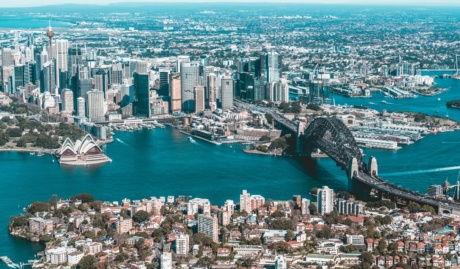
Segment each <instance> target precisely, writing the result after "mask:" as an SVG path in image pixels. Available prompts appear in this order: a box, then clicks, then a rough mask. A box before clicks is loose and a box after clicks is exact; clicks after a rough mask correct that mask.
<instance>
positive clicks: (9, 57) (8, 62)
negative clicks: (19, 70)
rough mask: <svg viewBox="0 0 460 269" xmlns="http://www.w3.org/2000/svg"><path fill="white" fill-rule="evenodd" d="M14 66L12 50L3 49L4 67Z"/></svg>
mask: <svg viewBox="0 0 460 269" xmlns="http://www.w3.org/2000/svg"><path fill="white" fill-rule="evenodd" d="M13 65H14V58H13V52H12V51H11V49H10V48H3V49H2V66H4V67H5V66H13Z"/></svg>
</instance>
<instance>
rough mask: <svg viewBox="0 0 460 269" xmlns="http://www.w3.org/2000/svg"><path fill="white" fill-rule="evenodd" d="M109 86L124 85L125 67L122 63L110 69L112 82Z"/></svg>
mask: <svg viewBox="0 0 460 269" xmlns="http://www.w3.org/2000/svg"><path fill="white" fill-rule="evenodd" d="M109 84H111V85H114V84H120V85H121V84H123V66H122V65H121V63H117V64H114V65H112V68H111V69H110V82H109Z"/></svg>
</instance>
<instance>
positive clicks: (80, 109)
mask: <svg viewBox="0 0 460 269" xmlns="http://www.w3.org/2000/svg"><path fill="white" fill-rule="evenodd" d="M85 111H86V109H85V98H83V97H78V98H77V116H78V117H85Z"/></svg>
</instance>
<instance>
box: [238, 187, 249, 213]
mask: <svg viewBox="0 0 460 269" xmlns="http://www.w3.org/2000/svg"><path fill="white" fill-rule="evenodd" d="M250 198H251V194H249V193H248V191H247V190H243V193H242V194H240V212H243V211H246V212H247V213H251V199H250Z"/></svg>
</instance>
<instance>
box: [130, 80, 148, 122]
mask: <svg viewBox="0 0 460 269" xmlns="http://www.w3.org/2000/svg"><path fill="white" fill-rule="evenodd" d="M133 77H134V115H135V116H137V117H148V118H150V116H151V111H150V87H149V75H148V74H146V73H144V74H142V73H138V72H134V74H133Z"/></svg>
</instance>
